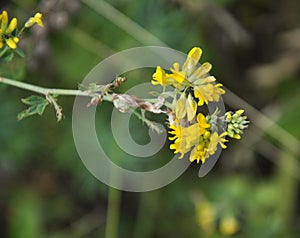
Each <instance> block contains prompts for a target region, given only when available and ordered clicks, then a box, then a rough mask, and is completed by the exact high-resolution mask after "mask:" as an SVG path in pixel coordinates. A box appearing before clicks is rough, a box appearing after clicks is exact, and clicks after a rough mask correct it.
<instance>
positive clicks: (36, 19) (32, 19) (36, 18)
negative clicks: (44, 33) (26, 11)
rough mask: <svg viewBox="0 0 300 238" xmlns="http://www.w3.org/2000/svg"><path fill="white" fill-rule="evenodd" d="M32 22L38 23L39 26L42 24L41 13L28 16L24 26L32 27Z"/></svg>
mask: <svg viewBox="0 0 300 238" xmlns="http://www.w3.org/2000/svg"><path fill="white" fill-rule="evenodd" d="M34 24H38V25H39V26H40V27H43V26H44V23H43V14H42V13H39V12H38V13H36V14H35V15H34V16H33V17H30V18H29V19H28V20H27V22H26V23H25V27H26V28H29V27H32V26H33V25H34Z"/></svg>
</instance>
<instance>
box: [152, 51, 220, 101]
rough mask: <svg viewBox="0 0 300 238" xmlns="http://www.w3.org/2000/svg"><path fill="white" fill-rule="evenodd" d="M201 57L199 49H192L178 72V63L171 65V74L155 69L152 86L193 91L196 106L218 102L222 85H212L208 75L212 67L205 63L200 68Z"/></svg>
mask: <svg viewBox="0 0 300 238" xmlns="http://www.w3.org/2000/svg"><path fill="white" fill-rule="evenodd" d="M201 55H202V50H201V49H200V48H199V47H194V48H193V49H192V50H191V51H190V52H189V54H188V57H187V59H186V61H185V62H184V64H183V65H182V68H181V70H180V65H179V63H175V64H173V68H171V69H170V70H171V72H172V73H171V74H167V73H166V72H165V71H164V70H163V69H162V68H161V67H157V69H156V72H155V73H154V75H153V80H152V84H154V85H155V84H161V85H162V86H164V87H165V86H168V85H171V86H174V87H175V88H177V89H179V90H184V89H187V88H191V89H192V90H193V91H194V97H195V98H197V99H198V106H202V105H203V104H204V103H206V104H208V102H213V101H219V98H220V95H222V94H224V93H225V91H224V90H223V89H222V88H221V87H222V84H220V83H218V84H214V83H213V82H215V81H216V78H215V77H214V76H209V75H208V73H209V71H210V70H211V68H212V65H211V64H210V63H208V62H205V63H204V64H202V65H201V66H200V67H197V64H198V62H199V60H200V57H201Z"/></svg>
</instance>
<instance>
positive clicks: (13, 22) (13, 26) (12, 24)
mask: <svg viewBox="0 0 300 238" xmlns="http://www.w3.org/2000/svg"><path fill="white" fill-rule="evenodd" d="M17 25H18V20H17V18H15V17H14V18H13V19H12V20H11V22H10V23H9V26H8V28H7V30H6V33H7V34H9V33H12V32H13V31H14V30H15V29H16V28H17Z"/></svg>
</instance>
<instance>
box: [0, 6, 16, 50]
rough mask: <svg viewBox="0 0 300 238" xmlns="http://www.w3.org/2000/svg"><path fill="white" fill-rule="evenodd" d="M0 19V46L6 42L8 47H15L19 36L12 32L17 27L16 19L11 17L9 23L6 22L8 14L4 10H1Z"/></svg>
mask: <svg viewBox="0 0 300 238" xmlns="http://www.w3.org/2000/svg"><path fill="white" fill-rule="evenodd" d="M0 21H1V25H0V48H2V47H3V46H4V45H5V44H7V45H8V46H9V48H11V49H16V48H17V43H18V42H19V38H18V37H16V36H14V35H13V34H12V33H13V32H14V31H15V29H16V28H17V24H18V20H17V19H16V18H13V19H12V20H11V21H10V23H8V22H9V21H8V14H7V12H6V11H3V12H2V14H1V15H0Z"/></svg>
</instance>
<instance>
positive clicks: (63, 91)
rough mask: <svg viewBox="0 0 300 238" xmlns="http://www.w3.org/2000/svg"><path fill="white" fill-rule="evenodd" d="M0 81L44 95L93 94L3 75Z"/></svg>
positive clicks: (88, 95)
mask: <svg viewBox="0 0 300 238" xmlns="http://www.w3.org/2000/svg"><path fill="white" fill-rule="evenodd" d="M0 83H4V84H8V85H11V86H14V87H17V88H22V89H25V90H28V91H31V92H36V93H39V94H44V95H49V94H56V95H68V96H87V97H90V96H91V95H90V94H89V93H88V92H83V91H80V90H73V89H54V88H44V87H40V86H36V85H32V84H29V83H24V82H20V81H16V80H12V79H8V78H3V77H0Z"/></svg>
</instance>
